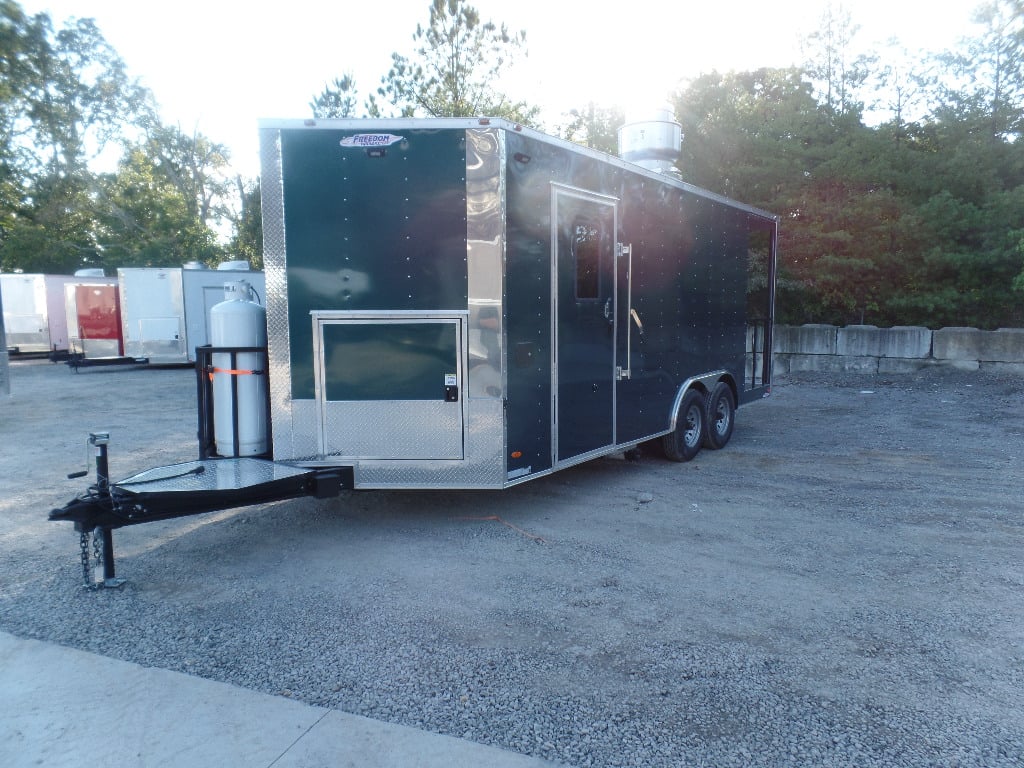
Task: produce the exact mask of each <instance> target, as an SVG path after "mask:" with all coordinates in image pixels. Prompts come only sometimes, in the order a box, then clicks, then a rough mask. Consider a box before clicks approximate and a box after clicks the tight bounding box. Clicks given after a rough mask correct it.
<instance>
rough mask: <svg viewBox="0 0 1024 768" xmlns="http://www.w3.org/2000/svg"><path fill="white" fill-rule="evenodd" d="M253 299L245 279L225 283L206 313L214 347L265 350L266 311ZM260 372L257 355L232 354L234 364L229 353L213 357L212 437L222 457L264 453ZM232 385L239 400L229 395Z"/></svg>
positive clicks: (264, 385) (264, 396) (264, 387)
mask: <svg viewBox="0 0 1024 768" xmlns="http://www.w3.org/2000/svg"><path fill="white" fill-rule="evenodd" d="M254 295H255V293H254V291H253V290H252V286H251V285H249V283H247V282H246V281H245V280H239V281H236V282H230V283H224V301H222V302H221V303H220V304H217V305H215V306H214V307H213V308H211V309H210V345H211V346H212V347H266V346H267V310H266V309H264V308H263V307H261V306H260V305H259V304H257V303H256V302H255V301H253V300H252V299H253V297H254ZM262 368H263V362H262V358H261V356H260V355H259V354H258V353H256V352H239V353H236V355H235V360H234V362H232V360H231V354H229V353H227V352H216V353H214V354H213V439H214V442H215V443H216V445H217V453H219V454H220V455H221V456H256V455H259V454H261V453H264V452H266V450H267V372H266V371H265V370H262V371H261V370H260V369H262ZM254 372H255V373H254ZM236 386H237V398H235V397H232V394H233V392H232V390H233V388H234V387H236ZM236 407H237V413H238V445H237V447H236V445H235V427H234V425H235V411H236ZM236 448H237V450H236Z"/></svg>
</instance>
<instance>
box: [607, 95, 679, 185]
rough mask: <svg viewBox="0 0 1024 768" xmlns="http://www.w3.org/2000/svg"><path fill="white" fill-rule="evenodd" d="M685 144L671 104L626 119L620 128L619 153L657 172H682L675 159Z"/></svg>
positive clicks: (620, 155) (670, 173)
mask: <svg viewBox="0 0 1024 768" xmlns="http://www.w3.org/2000/svg"><path fill="white" fill-rule="evenodd" d="M682 144H683V133H682V127H681V126H680V125H679V123H677V122H676V119H675V116H674V115H673V114H672V110H671V108H669V107H668V106H664V107H661V108H660V109H656V110H654V111H653V112H650V113H647V114H644V115H642V116H639V119H636V116H634V119H627V121H626V123H625V125H623V126H622V127H621V128H619V157H621V158H622V159H623V160H626V161H628V162H630V163H636V164H637V165H639V166H641V167H643V168H647V169H648V170H651V171H657V172H658V173H665V174H668V175H670V176H677V177H678V176H679V175H680V174H679V169H678V168H676V167H675V163H676V161H677V160H678V158H679V149H680V147H682Z"/></svg>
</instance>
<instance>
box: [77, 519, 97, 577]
mask: <svg viewBox="0 0 1024 768" xmlns="http://www.w3.org/2000/svg"><path fill="white" fill-rule="evenodd" d="M91 533H92V555H91V556H90V555H89V534H90V531H82V532H81V533H80V534H79V535H78V546H79V548H80V549H81V558H82V586H83V587H84V588H85V589H97V588H98V587H99V586H100V582H99V581H97V580H96V575H95V573H94V572H93V570H92V568H96V569H100V568H102V567H103V550H102V549H101V548H100V529H99V528H98V527H97V528H94V529H93V530H92V531H91ZM90 560H91V561H92V568H91V567H90Z"/></svg>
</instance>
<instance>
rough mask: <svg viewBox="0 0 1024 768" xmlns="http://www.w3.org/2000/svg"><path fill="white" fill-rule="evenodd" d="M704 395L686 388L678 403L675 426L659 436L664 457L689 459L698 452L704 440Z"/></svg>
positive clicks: (680, 459) (677, 459)
mask: <svg viewBox="0 0 1024 768" xmlns="http://www.w3.org/2000/svg"><path fill="white" fill-rule="evenodd" d="M706 410H707V407H706V404H705V402H704V397H703V396H702V395H701V393H700V392H698V391H697V390H694V389H691V390H688V391H687V393H686V394H685V395H683V401H682V402H681V403H680V404H679V413H678V414H676V428H675V430H674V431H672V432H669V433H668V434H667V435H665V436H664V437H663V438H661V447H662V450H663V451H664V452H665V458H667V459H669V460H671V461H689V460H690V459H692V458H693V457H694V456H696V455H697V454H698V453H700V447H701V443H702V442H703V440H704V431H705V430H704V424H705V420H706Z"/></svg>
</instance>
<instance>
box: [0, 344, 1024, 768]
mask: <svg viewBox="0 0 1024 768" xmlns="http://www.w3.org/2000/svg"><path fill="white" fill-rule="evenodd" d="M11 387H12V397H11V398H10V399H9V400H7V401H6V402H3V401H0V440H2V442H3V445H4V448H3V451H2V454H0V487H2V489H3V493H2V494H0V514H2V519H3V521H4V523H5V525H4V526H3V529H2V530H0V544H2V547H3V551H4V557H3V558H0V629H2V630H5V631H8V632H11V633H13V634H15V635H18V636H22V637H30V638H38V639H44V640H51V641H54V642H57V643H61V644H65V645H69V646H73V647H76V648H81V649H85V650H89V651H94V652H97V653H101V654H104V655H106V656H111V657H115V658H119V659H125V660H129V661H134V662H137V663H140V664H145V665H151V666H157V667H162V668H166V669H172V670H178V671H183V672H188V673H191V674H194V675H199V676H202V677H206V678H210V679H214V680H220V681H225V682H229V683H234V684H237V685H240V686H244V687H247V688H251V689H254V690H259V691H263V692H266V693H271V694H276V695H280V696H288V697H292V698H295V699H299V700H302V701H305V702H308V703H311V704H316V705H320V706H327V707H334V708H337V709H341V710H344V711H346V712H352V713H356V714H360V715H365V716H368V717H373V718H378V719H381V720H387V721H391V722H396V723H402V724H405V725H411V726H416V727H421V728H425V729H428V730H432V731H436V732H440V733H445V734H450V735H454V736H461V737H466V738H468V739H472V740H474V741H478V742H483V743H486V744H493V745H497V746H501V747H505V748H508V749H512V750H516V751H519V752H522V753H525V754H530V755H534V756H538V757H544V758H548V759H550V760H554V761H559V762H563V763H566V764H568V765H572V766H609V767H610V766H645V767H654V766H666V767H668V766H672V767H675V766H783V765H794V766H804V765H829V766H857V767H858V768H863V767H865V766H903V765H906V766H1021V765H1022V764H1024V600H1022V599H1021V598H1022V595H1024V565H1022V561H1021V554H1022V552H1024V514H1022V513H1024V502H1022V498H1021V486H1022V480H1024V408H1022V404H1024V379H1021V378H1014V377H1010V376H999V375H996V374H990V373H985V372H976V373H960V372H955V371H946V370H938V369H933V370H929V371H925V372H922V373H920V374H914V375H906V376H890V377H872V376H853V375H851V376H847V377H838V376H811V375H803V376H799V377H797V376H792V377H790V378H788V379H786V380H784V381H782V382H781V383H779V384H778V385H777V386H776V387H775V390H774V393H773V396H772V397H771V398H770V399H768V400H766V401H764V402H761V403H756V404H752V405H750V406H746V407H744V408H742V409H741V410H740V412H739V418H738V422H737V429H736V432H735V434H734V436H733V439H732V442H731V443H730V444H729V446H728V447H727V448H726V449H725V450H724V451H717V452H709V451H705V452H703V453H701V455H700V456H698V457H697V459H696V460H695V461H694V462H691V463H689V464H684V465H679V464H673V463H669V462H666V461H664V460H662V459H658V458H657V457H655V456H653V455H652V456H643V457H642V458H641V460H640V461H637V462H629V461H624V460H621V459H618V458H607V459H602V460H598V461H594V462H591V463H588V464H586V465H583V466H579V467H576V468H574V469H571V470H567V471H564V472H561V473H558V474H555V475H552V476H550V477H547V478H542V479H539V480H536V481H533V482H530V483H526V484H524V485H522V486H519V487H517V488H514V489H510V490H507V491H502V492H478V491H472V492H419V493H413V492H401V493H394V492H392V493H385V492H376V491H361V492H355V493H347V494H345V495H343V496H342V498H340V499H333V500H328V501H321V502H314V501H296V502H283V503H279V504H274V505H266V506H261V507H252V508H248V509H243V510H235V511H229V512H223V513H214V514H210V515H205V516H200V517H195V518H186V519H183V520H173V521H167V522H161V523H152V524H147V525H142V526H137V527H134V528H125V529H121V530H118V531H116V532H115V542H116V547H117V555H118V561H117V568H118V575H119V576H122V577H125V578H127V579H129V583H128V584H127V586H125V587H124V588H123V589H121V590H105V591H99V592H93V591H85V590H82V589H80V588H79V583H80V579H81V573H80V565H79V561H78V546H77V535H76V534H75V533H74V532H73V530H72V527H71V526H70V524H63V523H61V524H58V523H50V522H48V521H47V520H46V515H47V512H48V511H49V509H50V508H51V507H54V506H60V505H62V504H63V503H64V502H65V501H67V500H68V499H69V498H71V497H72V496H74V495H75V494H76V493H78V492H79V491H80V490H82V489H84V485H85V483H86V481H84V480H77V481H69V480H66V479H65V477H64V476H65V475H66V474H67V473H68V472H72V471H75V470H77V469H82V468H84V466H85V464H86V461H87V453H86V447H85V438H86V434H87V433H88V431H89V430H94V429H100V428H102V429H109V430H110V431H111V433H112V444H111V472H112V475H113V476H114V477H124V476H127V475H129V474H132V473H133V472H135V471H138V470H142V469H146V468H148V467H151V466H157V465H160V464H165V463H173V462H176V461H182V460H188V459H192V458H194V457H195V453H196V447H195V415H194V409H195V404H194V403H195V387H194V379H193V374H192V372H191V371H190V370H188V369H120V370H115V369H107V370H103V369H91V370H90V369H86V370H83V371H82V372H81V373H79V374H72V373H71V372H70V371H69V370H68V369H67V368H66V367H64V366H55V365H51V364H49V363H42V362H37V363H32V362H23V361H16V362H13V363H12V365H11ZM487 518H491V519H487ZM494 518H497V519H494ZM503 523H505V524H503Z"/></svg>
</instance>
